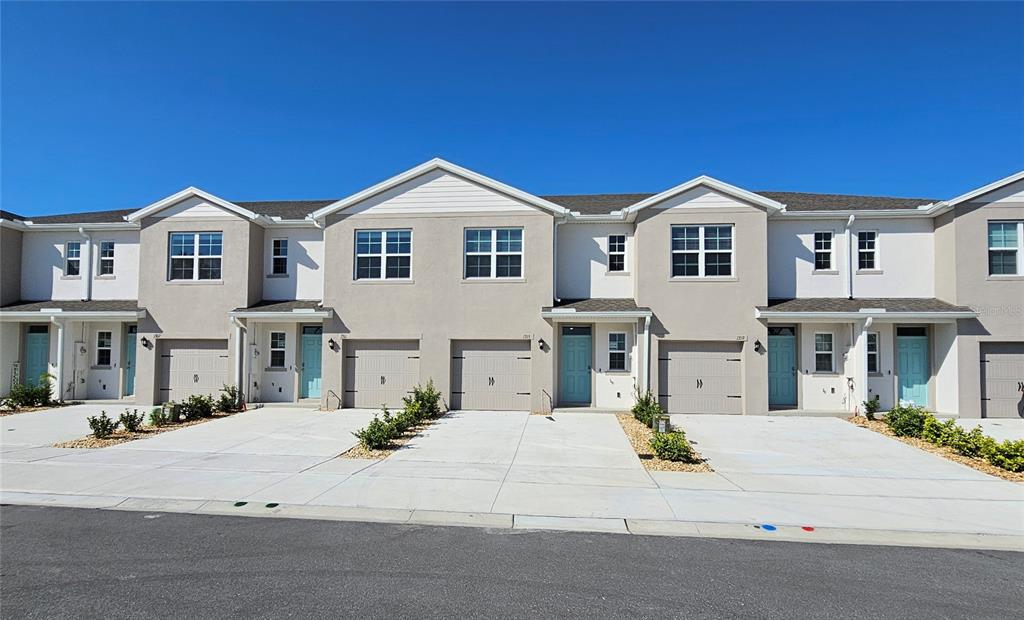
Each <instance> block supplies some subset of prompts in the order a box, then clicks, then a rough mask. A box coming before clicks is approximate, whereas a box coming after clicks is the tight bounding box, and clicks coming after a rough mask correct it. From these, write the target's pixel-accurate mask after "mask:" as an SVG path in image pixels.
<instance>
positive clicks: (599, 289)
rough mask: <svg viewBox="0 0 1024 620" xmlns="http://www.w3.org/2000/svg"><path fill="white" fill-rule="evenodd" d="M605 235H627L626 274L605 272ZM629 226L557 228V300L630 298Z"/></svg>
mask: <svg viewBox="0 0 1024 620" xmlns="http://www.w3.org/2000/svg"><path fill="white" fill-rule="evenodd" d="M608 235H626V271H625V272H624V273H623V272H609V271H608ZM633 250H634V244H633V227H632V225H631V224H562V225H560V226H559V227H558V257H557V258H556V260H557V261H558V283H557V288H558V297H559V298H560V299H588V298H617V299H621V298H631V297H633V290H634V289H633V273H634V272H635V267H634V264H635V263H634V251H633Z"/></svg>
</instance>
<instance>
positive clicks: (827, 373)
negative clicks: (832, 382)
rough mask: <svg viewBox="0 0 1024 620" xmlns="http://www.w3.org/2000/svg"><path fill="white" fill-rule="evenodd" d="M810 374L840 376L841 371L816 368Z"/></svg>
mask: <svg viewBox="0 0 1024 620" xmlns="http://www.w3.org/2000/svg"><path fill="white" fill-rule="evenodd" d="M810 374H812V375H815V376H817V377H838V376H839V373H838V372H836V371H834V370H829V371H826V370H814V371H812V372H811V373H810Z"/></svg>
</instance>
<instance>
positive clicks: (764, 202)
mask: <svg viewBox="0 0 1024 620" xmlns="http://www.w3.org/2000/svg"><path fill="white" fill-rule="evenodd" d="M701 186H704V187H708V188H711V189H713V190H715V191H717V192H720V193H722V194H727V195H729V196H732V197H733V198H738V199H740V200H743V201H745V202H749V203H751V204H755V205H758V206H761V207H764V208H766V209H768V211H769V212H772V211H782V210H783V209H784V208H785V205H784V204H782V203H781V202H777V201H775V200H772V199H771V198H766V197H764V196H761V195H760V194H755V193H754V192H751V191H747V190H745V189H743V188H740V187H736V186H735V185H729V184H728V183H725V182H723V181H719V180H718V179H714V178H712V177H709V176H707V175H701V176H699V177H696V178H693V179H690V180H689V181H687V182H685V183H681V184H679V185H676V186H675V187H671V188H669V189H667V190H665V191H663V192H661V193H659V194H654V195H653V196H650V197H648V198H645V199H643V200H641V201H640V202H637V203H635V204H633V205H630V206H629V207H627V208H626V209H625V212H626V213H627V214H633V213H636V212H637V211H640V210H641V209H646V208H647V207H649V206H651V205H656V204H658V203H659V202H664V201H666V200H668V199H669V198H672V197H673V196H678V195H679V194H682V193H683V192H688V191H690V190H691V189H694V188H697V187H701Z"/></svg>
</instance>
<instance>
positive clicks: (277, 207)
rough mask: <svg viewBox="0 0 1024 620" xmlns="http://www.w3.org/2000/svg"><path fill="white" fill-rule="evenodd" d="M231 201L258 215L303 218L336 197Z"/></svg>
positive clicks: (334, 200)
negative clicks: (324, 198) (327, 198)
mask: <svg viewBox="0 0 1024 620" xmlns="http://www.w3.org/2000/svg"><path fill="white" fill-rule="evenodd" d="M233 202H234V203H235V204H236V205H238V206H240V207H242V208H244V209H248V210H250V211H253V212H255V213H259V214H260V215H266V216H267V217H279V218H281V219H282V220H303V219H306V216H307V215H309V214H310V213H312V212H313V211H316V210H317V209H322V208H324V207H326V206H327V205H329V204H332V203H334V202H337V198H333V199H331V200H259V201H240V200H235V201H233Z"/></svg>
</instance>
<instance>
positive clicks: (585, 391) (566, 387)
mask: <svg viewBox="0 0 1024 620" xmlns="http://www.w3.org/2000/svg"><path fill="white" fill-rule="evenodd" d="M590 344H591V343H590V328H589V327H563V328H562V346H561V349H562V355H561V359H562V378H561V382H560V383H561V388H562V389H561V393H562V398H561V400H562V402H565V403H570V404H574V405H589V404H590V367H591V364H590V359H591V347H590Z"/></svg>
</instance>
